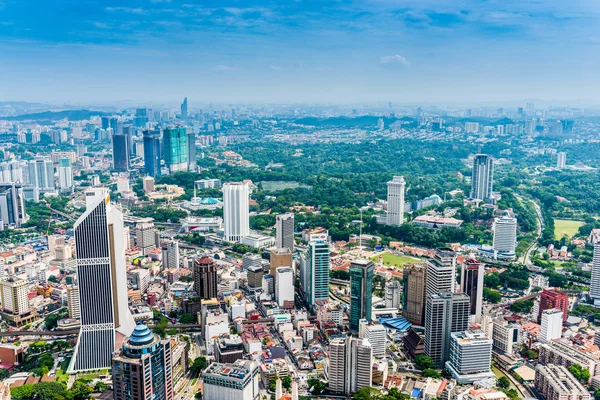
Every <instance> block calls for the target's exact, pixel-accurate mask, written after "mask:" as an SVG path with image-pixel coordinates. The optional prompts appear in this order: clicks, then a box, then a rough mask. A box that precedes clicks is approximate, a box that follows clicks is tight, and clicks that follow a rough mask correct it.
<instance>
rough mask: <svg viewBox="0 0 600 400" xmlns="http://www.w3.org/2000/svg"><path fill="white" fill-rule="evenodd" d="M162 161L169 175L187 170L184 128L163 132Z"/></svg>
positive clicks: (186, 143)
mask: <svg viewBox="0 0 600 400" xmlns="http://www.w3.org/2000/svg"><path fill="white" fill-rule="evenodd" d="M163 159H164V160H165V166H166V167H167V168H168V169H169V172H170V173H174V172H178V171H187V170H188V167H189V157H188V137H187V130H186V129H185V128H184V127H170V128H165V129H164V130H163Z"/></svg>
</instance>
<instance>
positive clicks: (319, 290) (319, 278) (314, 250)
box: [301, 239, 331, 307]
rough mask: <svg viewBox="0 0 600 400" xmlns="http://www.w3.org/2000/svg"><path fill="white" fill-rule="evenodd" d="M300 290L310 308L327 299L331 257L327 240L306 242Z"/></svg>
mask: <svg viewBox="0 0 600 400" xmlns="http://www.w3.org/2000/svg"><path fill="white" fill-rule="evenodd" d="M305 260H306V261H305V272H306V273H305V274H303V276H302V279H301V280H302V288H303V289H304V292H305V294H306V300H307V302H308V304H309V306H310V307H315V306H316V304H317V303H318V302H321V301H325V300H328V299H329V268H330V265H331V256H330V252H329V243H328V242H327V239H320V240H313V241H310V242H308V251H307V253H306V257H305Z"/></svg>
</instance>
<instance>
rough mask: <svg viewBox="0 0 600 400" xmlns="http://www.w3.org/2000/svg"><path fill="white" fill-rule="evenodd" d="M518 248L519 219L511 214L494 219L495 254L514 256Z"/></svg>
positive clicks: (505, 256)
mask: <svg viewBox="0 0 600 400" xmlns="http://www.w3.org/2000/svg"><path fill="white" fill-rule="evenodd" d="M516 248H517V219H516V218H512V217H509V216H503V217H501V218H495V219H494V256H495V257H503V258H513V257H514V256H515V250H516Z"/></svg>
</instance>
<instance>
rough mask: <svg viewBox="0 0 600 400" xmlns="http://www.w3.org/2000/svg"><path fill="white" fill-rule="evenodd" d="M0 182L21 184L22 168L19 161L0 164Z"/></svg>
mask: <svg viewBox="0 0 600 400" xmlns="http://www.w3.org/2000/svg"><path fill="white" fill-rule="evenodd" d="M0 182H5V183H23V182H24V180H23V166H22V165H21V162H19V161H14V160H13V161H6V162H3V163H0Z"/></svg>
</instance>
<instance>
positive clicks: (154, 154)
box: [143, 131, 161, 178]
mask: <svg viewBox="0 0 600 400" xmlns="http://www.w3.org/2000/svg"><path fill="white" fill-rule="evenodd" d="M143 140H144V171H146V173H147V174H148V175H150V176H151V177H153V178H155V177H157V176H160V174H161V173H160V172H161V171H160V160H161V150H160V132H156V131H144V138H143Z"/></svg>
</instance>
